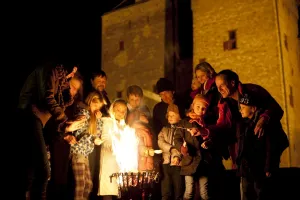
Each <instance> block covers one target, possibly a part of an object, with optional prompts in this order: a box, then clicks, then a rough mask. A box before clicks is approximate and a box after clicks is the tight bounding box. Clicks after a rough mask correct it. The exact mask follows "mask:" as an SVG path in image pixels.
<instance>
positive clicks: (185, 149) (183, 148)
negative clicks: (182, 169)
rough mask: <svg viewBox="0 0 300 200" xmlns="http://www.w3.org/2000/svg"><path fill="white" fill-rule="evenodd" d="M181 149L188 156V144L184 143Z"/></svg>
mask: <svg viewBox="0 0 300 200" xmlns="http://www.w3.org/2000/svg"><path fill="white" fill-rule="evenodd" d="M180 151H181V154H182V155H183V156H187V154H188V148H187V146H184V145H182V146H181V148H180Z"/></svg>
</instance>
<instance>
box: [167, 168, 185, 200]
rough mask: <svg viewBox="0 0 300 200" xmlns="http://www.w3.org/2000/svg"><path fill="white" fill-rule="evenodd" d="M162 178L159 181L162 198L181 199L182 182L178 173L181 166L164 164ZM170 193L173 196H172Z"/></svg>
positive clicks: (168, 199)
mask: <svg viewBox="0 0 300 200" xmlns="http://www.w3.org/2000/svg"><path fill="white" fill-rule="evenodd" d="M162 167H163V179H162V181H161V194H162V200H171V199H175V200H181V199H182V197H183V188H184V182H183V177H182V176H181V175H180V170H181V168H180V167H178V166H170V165H168V164H164V165H163V166H162ZM172 194H173V195H174V196H172Z"/></svg>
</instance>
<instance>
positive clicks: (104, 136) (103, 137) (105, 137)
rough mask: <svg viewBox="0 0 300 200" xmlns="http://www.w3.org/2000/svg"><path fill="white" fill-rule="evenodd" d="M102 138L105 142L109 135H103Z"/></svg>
mask: <svg viewBox="0 0 300 200" xmlns="http://www.w3.org/2000/svg"><path fill="white" fill-rule="evenodd" d="M101 140H102V141H103V142H105V141H107V140H109V135H101Z"/></svg>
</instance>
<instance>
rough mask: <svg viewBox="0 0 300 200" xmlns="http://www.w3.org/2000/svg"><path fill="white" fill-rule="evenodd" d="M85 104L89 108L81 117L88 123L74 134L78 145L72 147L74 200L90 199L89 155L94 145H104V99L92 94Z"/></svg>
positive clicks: (97, 94)
mask: <svg viewBox="0 0 300 200" xmlns="http://www.w3.org/2000/svg"><path fill="white" fill-rule="evenodd" d="M85 103H86V105H87V107H86V108H82V109H81V110H80V112H79V115H84V116H86V122H85V124H84V126H83V127H81V128H80V129H78V130H77V131H75V132H74V133H73V135H74V136H75V137H76V140H77V143H76V144H73V145H71V148H70V153H71V160H72V169H73V174H74V179H75V194H74V195H75V196H74V199H87V198H88V196H89V193H90V192H91V190H92V186H93V182H92V180H91V174H90V168H89V161H88V155H89V154H90V153H91V152H92V151H93V149H94V144H96V145H100V144H101V143H102V140H101V139H100V134H101V129H102V121H101V116H102V115H101V112H100V109H101V107H102V106H103V105H104V98H103V97H102V95H101V94H100V93H97V92H91V93H90V94H89V95H88V96H87V98H86V100H85Z"/></svg>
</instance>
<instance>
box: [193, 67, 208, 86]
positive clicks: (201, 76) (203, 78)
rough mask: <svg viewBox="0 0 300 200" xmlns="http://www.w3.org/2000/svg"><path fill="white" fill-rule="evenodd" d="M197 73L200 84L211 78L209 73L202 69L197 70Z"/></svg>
mask: <svg viewBox="0 0 300 200" xmlns="http://www.w3.org/2000/svg"><path fill="white" fill-rule="evenodd" d="M195 74H196V78H197V80H198V82H199V83H200V84H204V83H205V82H206V81H207V80H208V79H209V77H208V74H207V73H206V72H203V71H201V70H197V71H196V72H195Z"/></svg>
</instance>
